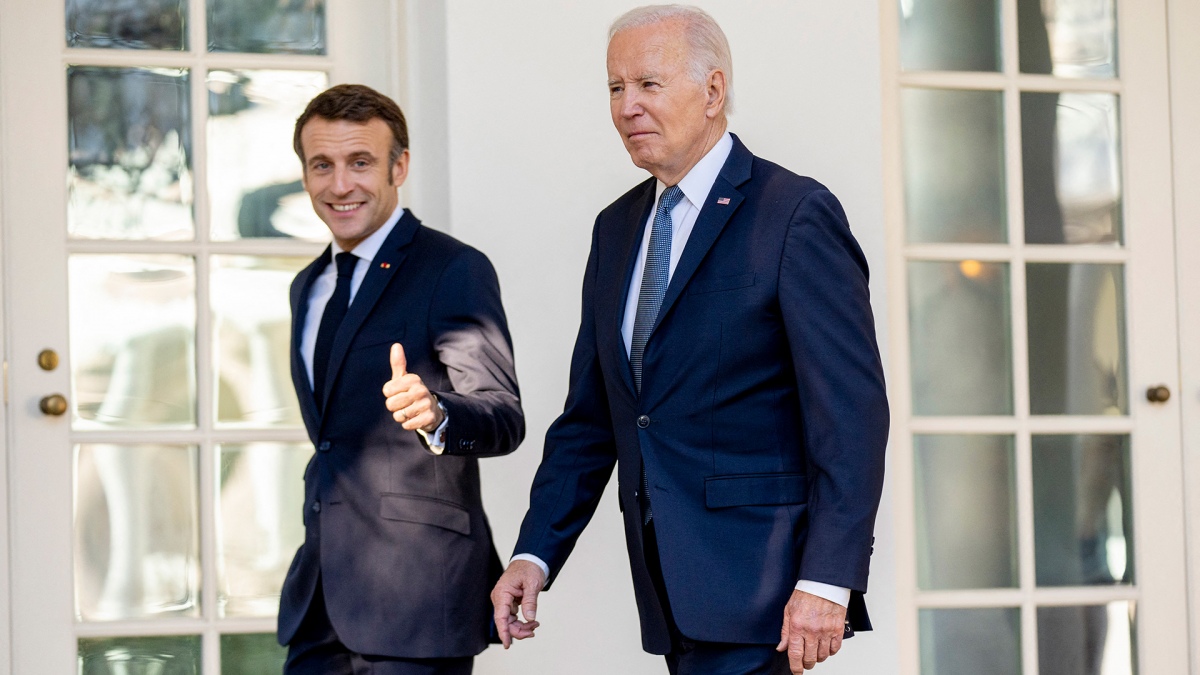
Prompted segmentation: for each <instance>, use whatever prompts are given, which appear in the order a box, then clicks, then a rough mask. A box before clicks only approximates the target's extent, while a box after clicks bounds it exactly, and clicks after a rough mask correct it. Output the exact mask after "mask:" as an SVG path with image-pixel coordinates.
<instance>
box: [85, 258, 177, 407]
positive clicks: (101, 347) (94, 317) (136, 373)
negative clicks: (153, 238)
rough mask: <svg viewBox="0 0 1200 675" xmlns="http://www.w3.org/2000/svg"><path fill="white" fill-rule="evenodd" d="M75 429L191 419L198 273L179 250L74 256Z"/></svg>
mask: <svg viewBox="0 0 1200 675" xmlns="http://www.w3.org/2000/svg"><path fill="white" fill-rule="evenodd" d="M68 271H69V287H70V319H71V380H72V383H71V384H72V396H71V401H72V402H73V405H74V409H75V415H74V426H75V428H76V429H95V428H105V427H109V428H111V427H121V428H162V427H191V426H194V425H195V423H196V368H195V357H194V354H195V351H196V347H195V345H196V270H195V263H194V261H193V260H192V258H190V257H188V256H181V255H88V254H83V255H72V256H71V258H70V261H69V262H68Z"/></svg>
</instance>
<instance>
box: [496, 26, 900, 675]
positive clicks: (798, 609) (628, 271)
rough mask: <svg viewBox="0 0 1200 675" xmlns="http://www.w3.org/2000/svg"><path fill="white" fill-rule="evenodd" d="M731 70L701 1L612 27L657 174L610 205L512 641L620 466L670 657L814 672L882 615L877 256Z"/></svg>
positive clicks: (884, 420) (535, 492)
mask: <svg viewBox="0 0 1200 675" xmlns="http://www.w3.org/2000/svg"><path fill="white" fill-rule="evenodd" d="M732 73H733V71H732V64H731V59H730V55H729V47H728V43H727V42H726V39H725V36H724V34H723V33H722V31H721V29H720V27H719V26H717V24H716V22H715V21H713V19H712V18H711V17H710V16H708V14H706V13H704V12H703V11H701V10H699V9H697V8H694V7H686V6H679V5H666V6H650V7H642V8H638V9H635V10H633V11H630V12H628V13H627V14H625V15H624V16H622V17H620V18H619V19H617V21H616V22H615V23H614V24H613V26H612V28H611V29H610V33H609V43H608V77H609V79H608V88H609V94H610V107H611V112H612V119H613V123H614V125H615V126H616V128H617V131H618V132H619V133H620V135H621V140H622V141H623V142H624V144H625V148H626V150H628V152H629V155H630V157H631V158H632V159H633V163H634V164H636V165H637V166H639V167H641V168H643V169H646V170H647V171H649V172H650V174H651V175H652V177H651V178H650V179H648V180H647V181H645V182H644V183H642V184H641V185H639V186H637V187H635V188H634V189H632V190H630V191H629V192H627V193H626V194H625V195H623V196H622V197H620V198H619V199H617V201H615V202H613V203H612V204H611V205H610V206H609V207H608V208H606V209H604V210H603V211H602V212H601V213H600V215H599V217H597V219H596V224H595V228H594V230H593V234H592V248H591V255H590V257H589V259H588V264H587V270H586V272H585V275H584V282H583V315H582V321H581V324H580V328H579V335H578V338H577V341H576V343H575V351H574V355H573V358H572V363H571V376H570V378H571V379H570V391H569V393H568V395H567V402H566V406H565V409H564V411H563V413H562V415H561V416H560V417H559V418H558V419H557V420H556V421H555V422H554V424H553V425H552V426H551V428H550V430H549V431H548V432H547V434H546V445H545V454H544V456H543V458H542V463H541V466H540V467H539V468H538V472H537V476H536V478H535V479H534V484H533V488H532V491H531V494H530V505H529V511H528V513H527V514H526V515H525V519H524V522H523V523H522V526H521V532H520V536H519V538H518V541H517V545H516V549H515V552H516V555H514V557H513V559H512V561H511V562H510V564H509V566H508V569H507V571H506V572H505V573H504V575H503V576H502V577H501V579H500V581H499V582H498V583H497V585H496V587H495V589H494V590H493V591H492V602H493V604H494V606H495V612H496V615H495V616H496V624H497V628H498V630H499V633H500V636H501V640H502V641H503V642H504V644H505V646H506V647H507V646H508V644H509V641H510V639H512V638H516V639H522V638H526V637H531V636H532V635H533V630H534V629H535V628H536V627H537V625H538V623H537V621H536V618H535V617H536V612H537V597H538V593H539V592H540V591H541V590H543V589H545V588H549V586H550V584H551V583H552V582H553V581H554V579H555V576H556V575H557V574H558V572H559V571H560V570H561V569H562V567H563V564H564V563H565V562H566V559H567V556H568V555H569V554H570V552H571V550H572V548H573V547H574V545H575V541H576V539H577V538H578V536H579V534H580V533H581V532H582V530H583V528H584V527H585V526H586V525H587V523H588V521H589V520H590V519H591V517H592V514H593V513H594V512H595V508H596V505H597V503H598V502H599V501H600V497H601V494H602V493H603V491H604V486H605V484H606V483H607V482H608V479H609V477H610V476H611V474H612V470H613V467H614V465H615V466H616V468H617V479H618V498H619V503H620V506H621V510H622V511H623V513H624V523H625V537H626V542H627V544H628V550H629V562H630V567H631V570H632V574H633V586H634V594H635V597H636V599H637V606H638V613H639V616H640V620H641V629H642V645H643V647H644V649H645V650H646V651H648V652H651V653H655V654H664V655H666V658H667V664H668V668H669V670H670V672H671V673H673V674H685V675H686V674H690V673H696V674H699V673H711V674H715V673H738V674H739V675H740V674H745V673H755V674H758V673H761V674H768V673H770V674H774V673H787V672H793V673H800V672H802V671H803V670H805V669H811V668H813V667H814V666H815V665H816V663H818V662H820V661H824V660H825V659H826V658H828V657H829V656H830V655H831V654H836V653H837V651H838V649H839V648H840V647H841V643H842V639H843V638H844V637H845V636H846V635H849V634H851V633H852V631H853V630H866V629H869V628H870V623H869V621H868V619H867V615H866V608H865V605H864V604H863V599H862V594H863V592H865V591H866V588H867V570H868V567H869V562H870V555H871V546H872V543H873V538H872V531H873V529H874V523H875V515H876V512H877V510H878V507H879V499H880V492H881V490H882V484H883V466H884V447H885V445H886V443H887V431H888V407H887V399H886V395H885V387H884V381H883V371H882V367H881V365H880V360H879V352H878V347H877V345H876V342H875V327H874V321H873V319H872V315H871V306H870V299H869V297H868V290H867V265H866V261H865V260H864V258H863V254H862V251H861V250H860V249H859V247H858V244H857V243H856V242H855V240H854V237H853V235H851V233H850V229H849V226H848V224H847V221H846V216H845V213H844V212H843V210H842V207H841V205H840V204H839V203H838V201H837V199H836V198H835V197H834V196H833V195H832V194H830V192H829V191H828V190H827V189H825V187H824V186H822V185H821V184H820V183H817V182H816V181H814V180H812V179H810V178H803V177H801V176H797V175H795V174H793V173H791V172H789V171H787V170H786V169H783V168H781V167H779V166H777V165H775V164H772V163H770V162H767V161H765V160H763V159H760V158H758V157H756V156H754V155H752V154H751V153H750V151H749V150H747V149H746V147H745V146H744V145H743V144H742V143H741V141H739V140H738V138H737V137H736V136H734V135H732V134H730V133H728V132H727V131H726V127H727V120H726V113H727V111H728V109H729V100H730V93H731V83H732ZM518 610H519V611H520V614H521V617H520V618H519V617H518Z"/></svg>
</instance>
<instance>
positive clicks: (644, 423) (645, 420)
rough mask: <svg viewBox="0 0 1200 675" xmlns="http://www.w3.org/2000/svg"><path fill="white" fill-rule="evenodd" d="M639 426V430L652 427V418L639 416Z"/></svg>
mask: <svg viewBox="0 0 1200 675" xmlns="http://www.w3.org/2000/svg"><path fill="white" fill-rule="evenodd" d="M637 425H638V428H639V429H645V428H646V427H648V426H650V416H649V415H640V416H638V418H637Z"/></svg>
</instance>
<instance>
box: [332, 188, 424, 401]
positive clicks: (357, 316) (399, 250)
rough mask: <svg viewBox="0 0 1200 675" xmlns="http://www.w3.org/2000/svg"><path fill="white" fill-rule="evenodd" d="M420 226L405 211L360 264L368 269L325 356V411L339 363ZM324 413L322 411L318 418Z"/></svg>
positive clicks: (339, 369) (418, 222)
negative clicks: (326, 361) (369, 256)
mask: <svg viewBox="0 0 1200 675" xmlns="http://www.w3.org/2000/svg"><path fill="white" fill-rule="evenodd" d="M420 224H421V221H419V220H417V218H416V216H414V215H412V213H410V212H409V211H408V209H405V210H404V215H402V216H401V217H400V220H399V222H397V223H396V226H395V227H394V228H392V232H391V234H389V235H388V237H387V239H385V240H383V245H381V246H380V247H379V252H378V253H376V254H375V259H374V260H371V261H363V262H362V263H360V264H367V265H370V267H369V268H367V275H366V276H365V277H363V281H362V285H360V286H359V287H358V292H357V293H355V294H354V299H353V300H352V301H351V302H350V307H349V308H348V309H347V310H346V316H345V318H343V319H342V325H341V326H340V327H339V328H338V332H337V335H335V336H334V338H333V347H332V348H331V349H330V352H329V370H327V371H326V372H325V392H324V394H325V395H324V397H323V399H324V401H325V406H326V407H328V406H329V399H330V393H331V392H332V391H333V386H334V384H335V383H336V382H337V377H338V373H340V372H341V370H342V362H343V361H344V360H345V359H346V352H347V351H349V349H350V343H351V342H353V341H354V336H355V335H357V334H358V329H359V328H361V327H362V324H363V322H364V321H366V319H367V316H368V315H369V314H370V313H371V310H372V309H374V308H375V304H376V303H377V302H379V298H380V296H382V295H383V289H385V288H387V285H388V283H389V282H390V281H391V280H392V277H393V276H395V274H396V271H397V270H398V269H399V268H400V264H401V263H403V262H404V259H405V258H406V257H407V253H405V251H404V250H403V249H404V247H405V246H407V245H408V244H409V242H411V241H412V238H413V235H415V234H416V232H417V227H418V226H419V225H420ZM385 365H386V364H385ZM381 367H382V366H381ZM324 412H325V411H324V409H322V410H321V413H322V415H323V414H324Z"/></svg>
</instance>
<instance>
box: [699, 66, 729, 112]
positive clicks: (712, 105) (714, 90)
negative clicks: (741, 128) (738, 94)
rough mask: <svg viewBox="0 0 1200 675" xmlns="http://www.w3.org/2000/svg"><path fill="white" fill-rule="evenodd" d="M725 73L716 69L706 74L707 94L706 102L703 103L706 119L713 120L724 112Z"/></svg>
mask: <svg viewBox="0 0 1200 675" xmlns="http://www.w3.org/2000/svg"><path fill="white" fill-rule="evenodd" d="M725 91H726V83H725V72H724V71H722V70H720V69H718V70H714V71H712V72H711V73H709V74H708V87H707V92H706V93H707V94H708V100H707V101H706V103H705V110H704V114H705V116H706V117H708V118H710V119H711V118H714V117H716V116H717V115H719V114H721V113H723V112H724V111H725Z"/></svg>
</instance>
